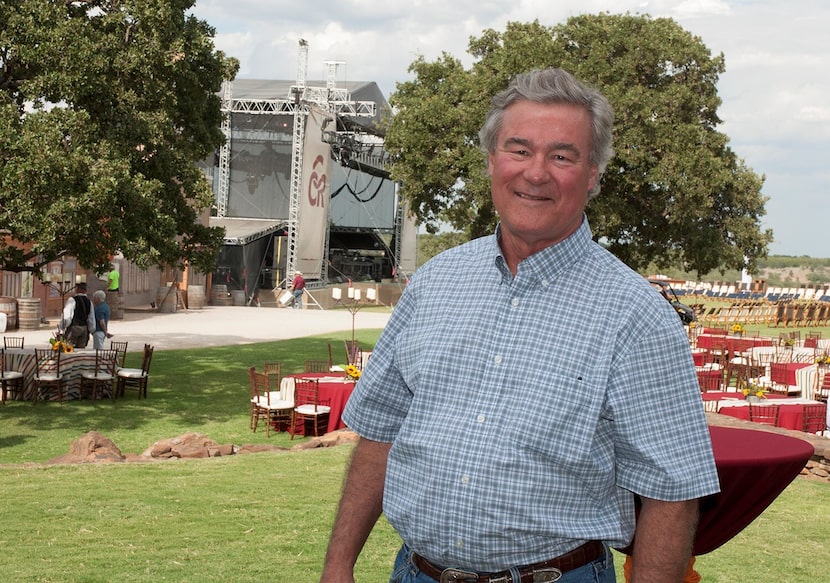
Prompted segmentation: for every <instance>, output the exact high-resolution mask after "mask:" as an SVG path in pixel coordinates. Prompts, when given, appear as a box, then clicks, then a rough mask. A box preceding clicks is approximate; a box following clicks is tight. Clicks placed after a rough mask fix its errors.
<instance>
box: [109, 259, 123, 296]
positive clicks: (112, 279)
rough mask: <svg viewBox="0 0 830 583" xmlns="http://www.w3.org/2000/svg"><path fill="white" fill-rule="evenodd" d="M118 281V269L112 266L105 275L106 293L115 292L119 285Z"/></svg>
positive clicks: (119, 275) (119, 276) (119, 278)
mask: <svg viewBox="0 0 830 583" xmlns="http://www.w3.org/2000/svg"><path fill="white" fill-rule="evenodd" d="M120 280H121V274H120V273H119V272H118V268H117V267H116V266H114V265H113V266H112V269H111V270H110V272H109V273H108V274H107V291H109V292H117V291H118V288H119V285H120V284H119V282H120Z"/></svg>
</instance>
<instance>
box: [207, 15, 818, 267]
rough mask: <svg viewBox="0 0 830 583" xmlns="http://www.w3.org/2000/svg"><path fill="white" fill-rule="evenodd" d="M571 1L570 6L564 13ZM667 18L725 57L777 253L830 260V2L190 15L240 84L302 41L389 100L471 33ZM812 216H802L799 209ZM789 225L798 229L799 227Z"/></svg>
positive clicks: (729, 115)
mask: <svg viewBox="0 0 830 583" xmlns="http://www.w3.org/2000/svg"><path fill="white" fill-rule="evenodd" d="M563 4H564V5H563ZM605 11H607V12H612V13H625V12H630V13H633V14H636V13H640V14H643V13H648V14H650V15H651V16H653V17H672V18H674V19H675V20H676V21H677V22H678V23H679V24H680V25H681V26H683V27H684V28H685V29H687V30H689V31H690V32H691V33H692V34H694V35H696V36H699V37H700V38H701V39H702V41H703V42H704V43H705V44H706V46H707V47H709V49H710V50H711V51H712V53H713V54H719V53H723V54H724V55H725V58H726V72H725V73H724V74H723V76H722V77H721V80H720V82H719V85H718V90H719V94H720V96H721V98H722V100H723V105H722V107H721V109H720V110H719V113H720V116H721V118H722V119H723V120H724V124H723V126H722V128H721V129H722V131H724V132H726V133H727V134H728V135H729V137H730V139H731V145H732V147H733V149H735V151H736V153H737V154H738V155H739V156H741V157H743V158H744V159H745V160H746V162H747V164H748V165H749V166H750V167H751V168H752V169H753V170H755V171H756V172H758V173H759V174H765V175H766V176H767V183H766V185H765V187H764V192H765V194H767V195H768V196H770V199H771V200H770V203H769V204H768V207H767V208H768V211H769V214H768V216H767V217H766V220H767V224H768V225H769V226H770V227H772V228H773V229H775V231H776V243H774V244H773V246H772V248H771V251H772V252H773V253H786V254H792V255H801V254H808V255H813V256H826V255H827V250H826V248H825V247H824V246H823V245H822V244H821V243H820V241H821V237H822V236H823V234H824V232H825V231H826V228H825V227H824V225H823V217H824V216H827V214H830V196H827V194H828V193H827V192H826V191H827V187H826V186H825V185H826V184H828V180H827V171H826V170H825V161H824V158H826V155H827V153H828V151H830V101H829V100H828V97H827V96H828V95H830V78H828V76H827V75H825V73H824V71H825V69H826V68H827V63H828V62H830V35H828V34H827V30H828V28H830V5H829V4H828V3H826V2H825V1H824V0H791V1H790V2H780V1H773V0H648V1H644V0H613V1H612V0H584V1H583V2H580V3H576V4H572V3H558V2H550V0H518V1H517V2H513V3H507V4H505V3H503V2H498V1H495V0H481V1H478V0H410V2H407V3H399V2H394V1H392V0H383V1H379V0H338V1H332V0H306V1H305V2H296V1H294V0H292V1H291V2H288V1H285V0H236V1H235V2H227V0H198V2H197V4H196V6H195V7H194V12H195V13H196V14H197V15H198V16H199V17H200V18H204V19H206V20H207V21H208V22H209V23H210V24H211V25H213V26H214V27H216V29H217V32H218V36H217V38H216V46H217V48H219V49H221V50H224V51H225V52H226V53H228V54H229V55H232V56H235V57H237V58H238V59H239V60H240V62H241V70H240V77H246V78H274V79H295V78H296V74H297V64H298V63H297V54H298V49H297V42H298V40H299V39H300V38H305V39H306V40H308V41H309V56H308V76H307V78H308V79H309V80H314V79H322V78H324V73H325V68H324V64H323V63H324V61H327V60H337V61H345V65H343V66H342V68H341V69H340V70H339V71H338V79H345V80H350V81H375V82H377V83H378V86H379V87H380V88H381V90H383V91H384V93H386V94H387V96H388V95H389V94H390V93H391V92H392V91H394V90H395V84H396V83H397V82H400V81H405V80H408V79H409V78H410V76H409V73H408V72H407V68H408V66H409V65H410V64H411V63H412V62H413V61H414V60H415V59H416V58H417V57H418V56H420V55H423V56H424V58H426V59H427V60H428V61H432V60H435V59H437V58H439V57H440V55H441V53H442V51H446V52H448V53H449V54H451V55H452V56H454V57H456V58H457V59H459V60H460V61H461V62H462V63H464V64H465V65H466V66H469V64H470V60H471V59H470V57H469V56H468V55H467V53H466V49H467V44H468V41H469V37H470V36H479V35H480V34H481V33H482V31H483V30H484V29H486V28H493V29H495V30H504V26H505V24H506V23H507V22H508V21H518V22H530V21H532V20H534V19H538V20H539V21H540V22H541V23H542V24H543V25H545V26H553V25H555V24H558V23H561V22H564V21H565V20H566V19H567V18H568V17H570V16H574V15H576V14H582V13H597V12H605ZM805 208H809V209H810V212H808V213H805V212H804V211H803V209H805ZM792 225H798V227H797V228H794V227H792Z"/></svg>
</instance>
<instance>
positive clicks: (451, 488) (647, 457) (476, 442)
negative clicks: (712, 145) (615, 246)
mask: <svg viewBox="0 0 830 583" xmlns="http://www.w3.org/2000/svg"><path fill="white" fill-rule="evenodd" d="M343 417H344V419H345V421H346V423H347V425H348V426H349V427H351V428H353V429H354V430H355V431H356V432H357V433H358V434H360V435H361V436H363V437H365V438H367V439H370V440H374V441H380V442H385V443H392V448H391V450H390V452H389V458H388V464H387V473H386V484H385V489H384V512H385V514H386V517H387V519H388V520H389V521H390V523H391V524H392V525H393V526H394V527H395V529H396V530H397V531H398V532H399V534H400V535H401V537H402V538H403V540H404V541H405V542H406V543H407V544H408V545H409V546H410V548H412V549H413V550H414V551H416V552H417V553H419V554H421V555H422V556H424V557H426V558H427V559H429V560H431V561H433V562H435V563H437V564H440V565H445V566H454V567H459V568H466V569H471V570H478V571H498V570H502V569H506V568H509V567H510V566H513V565H523V564H529V563H533V562H537V561H541V560H545V559H548V558H550V557H553V556H557V555H559V554H561V553H563V552H566V551H568V550H570V549H572V548H575V547H576V546H579V545H580V544H582V542H583V541H585V540H591V539H597V540H603V541H606V542H608V543H609V544H611V545H612V546H617V547H623V546H625V545H626V544H628V543H629V541H630V539H631V537H632V534H633V532H634V527H635V517H634V503H633V496H634V493H637V494H640V495H642V496H645V497H649V498H655V499H659V500H667V501H678V500H688V499H693V498H698V497H701V496H705V495H708V494H711V493H714V492H717V491H718V478H717V473H716V470H715V464H714V460H713V456H712V450H711V443H710V440H709V433H708V431H707V427H706V420H705V414H704V410H703V406H702V403H701V398H700V390H699V388H698V384H697V377H696V375H695V369H694V363H693V361H692V357H691V353H690V350H689V346H688V340H687V337H686V335H685V332H684V329H683V327H682V324H681V322H680V319H679V318H678V316H677V314H676V313H675V312H674V310H673V308H672V307H671V306H670V305H669V303H668V302H666V301H665V299H663V298H661V297H660V296H659V294H657V293H656V292H655V291H654V290H653V289H652V288H651V286H650V285H649V284H648V282H647V281H646V280H645V279H644V278H643V277H641V276H640V275H638V274H637V273H635V272H633V271H632V270H630V269H629V268H628V267H627V266H625V265H624V264H623V263H622V262H620V261H619V260H618V259H616V258H615V257H614V256H613V255H611V254H610V253H608V252H607V251H606V250H604V249H603V248H602V247H600V246H599V245H597V244H596V243H594V242H593V241H592V240H591V233H590V229H589V227H588V224H587V220H583V224H582V226H581V227H580V228H579V229H578V230H577V231H576V232H575V233H574V234H573V235H571V236H570V237H569V238H568V239H566V240H565V241H562V242H561V243H558V244H556V245H553V246H551V247H549V248H547V249H545V250H543V251H540V252H539V253H536V254H534V255H532V256H530V257H528V258H527V259H525V260H524V261H522V262H521V263H520V264H519V266H518V270H517V273H516V275H515V277H514V276H513V275H512V274H511V272H510V270H509V269H508V267H507V264H506V262H505V260H504V257H503V256H502V254H501V252H500V249H499V246H498V234H496V235H492V236H489V237H484V238H481V239H477V240H474V241H471V242H469V243H467V244H465V245H462V246H460V247H457V248H454V249H451V250H449V251H446V252H444V253H442V254H440V255H438V256H437V257H435V258H433V259H432V260H431V261H429V262H428V263H427V264H426V265H424V266H423V267H422V268H421V269H420V270H419V271H418V272H417V273H416V274H415V275H414V276H413V278H412V280H411V282H410V284H409V285H408V286H407V289H406V290H405V292H404V294H403V296H402V297H401V300H400V302H399V303H398V304H397V306H396V307H395V311H394V313H393V315H392V317H391V318H390V321H389V323H388V324H387V326H386V328H385V330H384V332H383V333H382V335H381V338H380V339H379V341H378V344H377V346H375V349H374V351H373V353H372V359H371V360H370V361H369V364H368V365H367V368H366V371H365V373H364V375H363V377H362V378H361V380H360V382H359V383H358V385H357V387H356V389H355V391H354V393H353V394H352V396H351V398H350V399H349V402H348V404H347V406H346V409H345V411H344V415H343Z"/></svg>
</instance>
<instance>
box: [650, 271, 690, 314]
mask: <svg viewBox="0 0 830 583" xmlns="http://www.w3.org/2000/svg"><path fill="white" fill-rule="evenodd" d="M648 282H649V283H650V284H651V286H652V287H653V288H654V289H656V290H657V291H659V292H660V295H661V296H663V297H664V298H666V301H668V302H669V303H670V304H671V305H672V307H673V308H674V309H675V310H677V313H678V314H679V315H680V321H681V322H683V324H685V325H688V324H691V323H692V322H694V321H695V320H697V316H696V315H695V311H694V310H693V309H692V308H690V307H689V306H687V305H686V304H684V303H682V302H681V301H680V300H678V299H677V294H676V293H674V289H673V288H672V286H671V284H670V283H669V282H668V281H666V280H663V279H651V278H649V280H648Z"/></svg>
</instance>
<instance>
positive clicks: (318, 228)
mask: <svg viewBox="0 0 830 583" xmlns="http://www.w3.org/2000/svg"><path fill="white" fill-rule="evenodd" d="M325 119H326V114H325V112H323V111H322V110H321V109H319V108H317V107H314V106H310V107H309V113H308V117H307V118H306V127H305V141H304V143H303V175H302V177H303V182H302V185H301V188H300V206H299V214H298V224H297V243H296V245H297V248H296V269H297V271H301V272H302V274H303V277H304V278H305V279H319V278H320V272H321V270H322V266H323V259H324V258H323V252H324V250H325V245H326V235H327V233H328V228H329V199H330V196H331V156H330V155H329V145H328V144H326V143H324V142H323V140H322V131H321V128H322V125H323V120H325ZM289 276H290V274H289Z"/></svg>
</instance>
